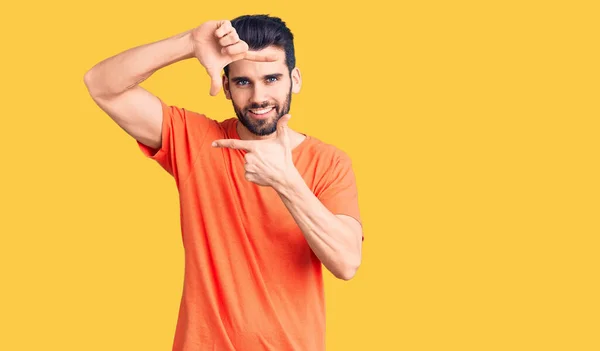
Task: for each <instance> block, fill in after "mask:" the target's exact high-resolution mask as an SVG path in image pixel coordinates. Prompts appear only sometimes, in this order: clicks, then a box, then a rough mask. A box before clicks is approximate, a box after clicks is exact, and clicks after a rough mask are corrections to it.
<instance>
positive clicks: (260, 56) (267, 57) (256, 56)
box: [244, 51, 279, 62]
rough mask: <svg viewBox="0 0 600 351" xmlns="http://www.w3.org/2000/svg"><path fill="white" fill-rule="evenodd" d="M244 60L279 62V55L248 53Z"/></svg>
mask: <svg viewBox="0 0 600 351" xmlns="http://www.w3.org/2000/svg"><path fill="white" fill-rule="evenodd" d="M244 59H245V60H250V61H257V62H273V61H277V60H278V59H279V56H278V55H277V54H265V53H258V52H256V51H247V52H246V55H245V56H244Z"/></svg>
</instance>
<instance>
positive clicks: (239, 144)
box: [212, 139, 254, 151]
mask: <svg viewBox="0 0 600 351" xmlns="http://www.w3.org/2000/svg"><path fill="white" fill-rule="evenodd" d="M212 146H213V147H219V148H230V149H236V150H246V151H252V150H253V149H254V145H253V143H252V142H251V141H250V140H239V139H219V140H215V141H213V143H212Z"/></svg>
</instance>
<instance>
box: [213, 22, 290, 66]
mask: <svg viewBox="0 0 600 351" xmlns="http://www.w3.org/2000/svg"><path fill="white" fill-rule="evenodd" d="M231 25H232V26H233V28H235V30H236V32H237V34H238V36H239V37H240V39H241V40H243V41H245V42H246V43H247V44H248V48H249V49H250V50H262V49H264V48H266V47H268V46H271V45H273V46H276V47H279V48H280V49H283V51H284V52H285V63H286V65H287V66H288V70H289V72H291V71H292V70H293V69H294V67H296V54H295V52H294V35H293V34H292V32H291V31H290V29H289V28H288V27H287V26H286V24H285V22H284V21H282V20H281V18H279V17H272V16H269V15H243V16H239V17H236V18H234V19H233V20H232V21H231ZM224 71H225V75H226V76H227V77H229V67H228V66H225V68H224Z"/></svg>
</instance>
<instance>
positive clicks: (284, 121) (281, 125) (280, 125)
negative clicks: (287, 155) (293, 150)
mask: <svg viewBox="0 0 600 351" xmlns="http://www.w3.org/2000/svg"><path fill="white" fill-rule="evenodd" d="M290 118H292V115H290V114H289V113H288V114H285V115H283V116H281V118H280V119H279V121H277V136H278V137H279V139H280V140H282V141H283V142H284V145H286V146H287V144H286V143H287V142H289V134H288V121H289V120H290Z"/></svg>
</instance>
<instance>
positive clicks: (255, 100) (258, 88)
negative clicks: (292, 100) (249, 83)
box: [250, 84, 269, 106]
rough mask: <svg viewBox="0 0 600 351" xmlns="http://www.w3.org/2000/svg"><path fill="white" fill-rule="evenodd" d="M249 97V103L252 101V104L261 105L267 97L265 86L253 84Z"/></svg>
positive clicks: (265, 101)
mask: <svg viewBox="0 0 600 351" xmlns="http://www.w3.org/2000/svg"><path fill="white" fill-rule="evenodd" d="M250 99H251V101H250V103H252V104H253V105H259V106H262V104H264V103H267V101H269V99H268V94H267V89H266V87H264V86H262V85H261V84H256V85H254V89H253V91H252V96H251V97H250Z"/></svg>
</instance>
